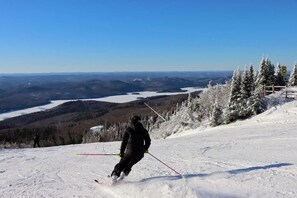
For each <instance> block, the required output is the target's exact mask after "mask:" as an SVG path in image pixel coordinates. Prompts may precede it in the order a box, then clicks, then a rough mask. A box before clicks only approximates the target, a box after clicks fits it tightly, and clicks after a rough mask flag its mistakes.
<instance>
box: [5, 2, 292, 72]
mask: <svg viewBox="0 0 297 198" xmlns="http://www.w3.org/2000/svg"><path fill="white" fill-rule="evenodd" d="M263 55H268V57H269V58H270V59H271V60H272V62H273V63H274V64H276V62H277V61H279V62H280V63H281V64H283V65H287V66H289V68H291V67H292V65H293V64H294V63H295V62H296V61H297V0H191V1H189V0H0V73H13V72H17V73H22V72H93V71H96V72H104V71H205V70H233V69H235V68H237V67H241V68H242V67H243V66H244V65H249V64H250V63H252V64H253V65H254V66H255V67H256V68H258V64H259V62H260V59H261V57H262V56H263Z"/></svg>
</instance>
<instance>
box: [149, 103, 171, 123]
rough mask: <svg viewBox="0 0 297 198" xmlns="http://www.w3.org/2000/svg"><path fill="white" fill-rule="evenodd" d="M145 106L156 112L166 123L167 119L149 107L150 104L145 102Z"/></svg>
mask: <svg viewBox="0 0 297 198" xmlns="http://www.w3.org/2000/svg"><path fill="white" fill-rule="evenodd" d="M144 104H145V105H146V106H147V107H148V108H150V109H151V110H152V111H153V112H155V113H156V114H157V115H158V116H159V117H160V118H162V120H164V121H166V120H165V118H164V117H163V116H161V115H160V114H159V113H158V112H157V111H155V110H154V109H153V108H152V107H150V106H149V105H148V104H146V103H145V102H144Z"/></svg>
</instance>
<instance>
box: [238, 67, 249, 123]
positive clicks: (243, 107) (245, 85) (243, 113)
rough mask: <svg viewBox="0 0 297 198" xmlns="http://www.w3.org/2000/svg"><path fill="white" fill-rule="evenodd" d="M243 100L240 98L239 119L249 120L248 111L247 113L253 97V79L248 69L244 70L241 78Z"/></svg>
mask: <svg viewBox="0 0 297 198" xmlns="http://www.w3.org/2000/svg"><path fill="white" fill-rule="evenodd" d="M240 93H241V96H240V97H241V98H240V101H239V103H240V111H239V117H240V118H247V117H249V115H248V111H247V102H248V99H249V98H250V97H251V77H250V73H249V71H248V70H247V67H245V68H244V71H243V73H242V78H241V89H240Z"/></svg>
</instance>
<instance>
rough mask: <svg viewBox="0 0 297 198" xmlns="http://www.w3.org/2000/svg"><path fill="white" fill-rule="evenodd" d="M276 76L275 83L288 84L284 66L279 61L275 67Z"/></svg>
mask: <svg viewBox="0 0 297 198" xmlns="http://www.w3.org/2000/svg"><path fill="white" fill-rule="evenodd" d="M274 78H275V81H274V85H277V86H284V85H286V83H285V80H284V77H283V75H282V68H281V65H280V63H279V62H278V63H277V65H276V68H275V73H274Z"/></svg>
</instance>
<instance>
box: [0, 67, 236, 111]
mask: <svg viewBox="0 0 297 198" xmlns="http://www.w3.org/2000/svg"><path fill="white" fill-rule="evenodd" d="M195 74H197V77H195ZM228 74H230V75H229V76H228ZM178 75H180V76H181V77H178ZM230 77H231V73H228V72H221V73H220V72H213V73H212V72H210V73H207V72H205V73H191V72H189V73H187V72H184V73H183V72H180V73H179V72H176V73H175V72H172V73H162V72H161V73H153V72H152V73H100V74H88V75H87V74H84V75H64V76H63V75H41V76H38V75H37V76H36V75H24V76H0V113H5V112H9V111H14V110H19V109H24V108H29V107H33V106H39V105H44V104H48V103H49V102H50V101H51V100H69V99H87V98H100V97H106V96H112V95H121V94H126V93H127V92H137V91H157V92H177V91H182V90H181V89H180V88H182V87H192V86H193V87H195V86H196V87H205V86H206V85H207V84H208V83H209V81H213V83H224V82H225V81H226V80H228V79H230Z"/></svg>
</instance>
